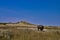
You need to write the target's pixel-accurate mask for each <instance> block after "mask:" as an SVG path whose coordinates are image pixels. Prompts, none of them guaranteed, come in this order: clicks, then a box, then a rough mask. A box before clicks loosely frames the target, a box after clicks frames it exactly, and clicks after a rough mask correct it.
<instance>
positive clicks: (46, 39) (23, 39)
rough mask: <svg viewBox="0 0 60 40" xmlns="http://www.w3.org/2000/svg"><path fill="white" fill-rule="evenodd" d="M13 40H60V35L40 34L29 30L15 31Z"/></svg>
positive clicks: (54, 33) (52, 33) (53, 33)
mask: <svg viewBox="0 0 60 40" xmlns="http://www.w3.org/2000/svg"><path fill="white" fill-rule="evenodd" d="M13 33H14V37H13V38H12V40H60V33H59V34H58V33H57V32H41V31H40V32H39V31H33V30H29V29H23V30H22V29H20V30H15V31H14V32H13Z"/></svg>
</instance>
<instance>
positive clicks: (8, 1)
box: [0, 0, 60, 26]
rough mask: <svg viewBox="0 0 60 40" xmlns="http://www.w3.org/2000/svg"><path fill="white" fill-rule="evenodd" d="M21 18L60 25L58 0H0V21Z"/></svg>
mask: <svg viewBox="0 0 60 40" xmlns="http://www.w3.org/2000/svg"><path fill="white" fill-rule="evenodd" d="M21 20H25V21H28V22H30V23H33V24H42V25H53V26H55V25H56V26H60V0H0V22H17V21H21Z"/></svg>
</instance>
